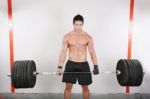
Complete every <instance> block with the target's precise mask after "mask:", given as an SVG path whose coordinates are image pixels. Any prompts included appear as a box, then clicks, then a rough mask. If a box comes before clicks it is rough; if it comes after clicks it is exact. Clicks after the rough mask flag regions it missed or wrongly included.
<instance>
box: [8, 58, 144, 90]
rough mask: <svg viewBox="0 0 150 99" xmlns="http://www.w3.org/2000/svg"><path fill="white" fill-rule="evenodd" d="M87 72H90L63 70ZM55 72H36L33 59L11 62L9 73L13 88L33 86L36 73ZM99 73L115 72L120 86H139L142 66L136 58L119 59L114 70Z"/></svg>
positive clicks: (141, 77)
mask: <svg viewBox="0 0 150 99" xmlns="http://www.w3.org/2000/svg"><path fill="white" fill-rule="evenodd" d="M64 73H71V74H73V73H78V74H87V73H92V71H90V72H63V74H64ZM52 74H56V72H37V71H36V64H35V62H34V61H33V60H18V61H15V62H14V64H13V69H12V72H11V74H8V76H10V77H11V81H12V84H13V86H14V88H16V89H19V88H33V87H34V86H35V84H36V77H37V75H52ZM100 74H115V75H116V77H117V81H118V83H119V84H120V85H121V86H140V85H141V84H142V81H143V76H144V72H143V68H142V65H141V63H140V61H139V60H137V59H130V60H128V59H120V60H119V61H118V62H117V65H116V71H105V72H100Z"/></svg>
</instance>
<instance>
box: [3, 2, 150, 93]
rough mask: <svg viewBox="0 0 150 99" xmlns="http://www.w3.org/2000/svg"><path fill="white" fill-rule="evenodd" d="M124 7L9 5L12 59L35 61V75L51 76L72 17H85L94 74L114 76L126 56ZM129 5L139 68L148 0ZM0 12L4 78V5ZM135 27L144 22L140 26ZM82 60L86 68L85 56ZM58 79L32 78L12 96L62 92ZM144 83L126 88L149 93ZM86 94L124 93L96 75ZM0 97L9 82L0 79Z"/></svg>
mask: <svg viewBox="0 0 150 99" xmlns="http://www.w3.org/2000/svg"><path fill="white" fill-rule="evenodd" d="M141 2H142V3H141ZM129 3H130V1H129V0H93V1H92V0H88V1H87V0H61V1H60V0H13V30H14V54H15V60H21V59H33V60H35V61H36V64H37V70H38V71H41V72H43V71H56V68H57V65H58V56H59V53H60V48H61V44H62V38H63V36H64V35H65V34H66V33H68V32H69V31H71V30H72V29H73V27H72V19H73V17H74V16H75V15H76V14H82V15H83V16H84V18H85V25H84V30H85V31H86V32H88V33H89V34H90V35H91V36H92V37H93V39H94V45H95V50H96V53H97V57H98V64H99V66H100V70H102V71H115V68H116V63H117V61H118V60H119V59H120V58H126V57H127V46H128V45H127V40H128V27H129ZM135 4H136V6H135V22H134V35H133V37H134V38H133V40H134V42H133V43H134V44H133V55H132V56H133V57H134V58H138V59H140V60H142V61H144V63H143V64H145V65H144V66H145V67H144V68H148V67H146V64H147V66H148V57H149V56H148V53H150V52H148V49H150V47H149V46H148V44H147V42H148V41H149V39H148V35H149V34H148V32H149V31H150V30H149V29H148V27H146V26H148V24H149V22H150V21H149V19H148V15H149V12H148V11H150V8H148V4H150V3H149V2H148V0H144V1H141V0H136V3H135ZM144 4H147V6H144ZM145 7H146V8H145ZM0 8H2V10H3V11H2V12H0V18H2V19H4V21H0V28H3V27H4V28H3V29H0V73H1V75H3V76H4V75H5V74H6V73H7V72H9V42H8V37H9V35H8V34H9V33H8V24H7V23H8V22H7V2H6V0H1V1H0ZM143 10H144V11H145V10H146V11H145V12H143ZM145 17H146V18H145ZM143 18H144V21H143ZM141 22H144V23H142V24H143V25H142V26H141ZM139 27H140V28H139ZM142 27H144V28H145V27H146V28H145V29H146V30H145V29H144V31H143V28H142ZM141 32H142V33H141ZM143 32H145V33H143ZM137 34H138V35H137ZM145 38H147V39H145ZM139 39H141V40H140V41H139ZM146 40H147V41H146ZM140 44H142V47H141V45H140ZM143 44H145V45H144V46H143ZM145 50H147V53H146V52H145ZM88 61H89V63H90V66H91V69H92V68H93V67H92V62H91V60H90V57H89V55H88ZM61 79H62V77H57V76H55V75H51V76H38V78H37V83H36V86H35V87H34V88H33V89H17V90H16V92H17V93H22V92H25V93H26V92H27V93H28V92H29V93H30V92H32V93H47V92H48V93H62V92H63V90H64V87H65V84H64V83H62V82H61ZM149 81H150V80H149V78H148V76H147V77H145V78H144V82H143V84H142V86H141V87H138V88H131V90H132V92H135V93H136V92H138V93H139V92H141V93H142V92H150V89H148V88H147V86H148V82H149ZM4 85H7V86H4ZM145 89H146V90H145ZM90 91H91V92H92V93H121V92H125V87H121V86H120V85H119V84H118V83H117V79H116V76H115V75H99V76H93V84H92V85H91V86H90ZM0 92H10V79H9V78H7V77H2V78H0ZM72 92H73V93H79V92H81V88H80V86H79V85H74V87H73V91H72Z"/></svg>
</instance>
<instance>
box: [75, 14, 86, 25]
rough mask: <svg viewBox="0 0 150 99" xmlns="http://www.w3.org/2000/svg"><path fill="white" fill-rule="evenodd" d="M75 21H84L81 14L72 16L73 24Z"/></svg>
mask: <svg viewBox="0 0 150 99" xmlns="http://www.w3.org/2000/svg"><path fill="white" fill-rule="evenodd" d="M75 21H82V23H84V18H83V16H82V15H80V14H77V15H76V16H75V17H74V18H73V24H74V23H75Z"/></svg>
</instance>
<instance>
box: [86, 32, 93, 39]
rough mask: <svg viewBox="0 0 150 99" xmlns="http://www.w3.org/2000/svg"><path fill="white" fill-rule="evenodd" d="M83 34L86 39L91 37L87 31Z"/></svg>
mask: <svg viewBox="0 0 150 99" xmlns="http://www.w3.org/2000/svg"><path fill="white" fill-rule="evenodd" d="M84 35H85V36H86V37H87V38H88V39H92V37H91V36H90V34H89V33H87V32H84Z"/></svg>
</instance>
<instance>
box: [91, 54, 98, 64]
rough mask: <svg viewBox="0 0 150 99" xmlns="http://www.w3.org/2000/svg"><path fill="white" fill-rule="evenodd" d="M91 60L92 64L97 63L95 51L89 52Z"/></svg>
mask: <svg viewBox="0 0 150 99" xmlns="http://www.w3.org/2000/svg"><path fill="white" fill-rule="evenodd" d="M91 60H92V62H93V64H94V65H97V57H96V55H95V53H92V54H91Z"/></svg>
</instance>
